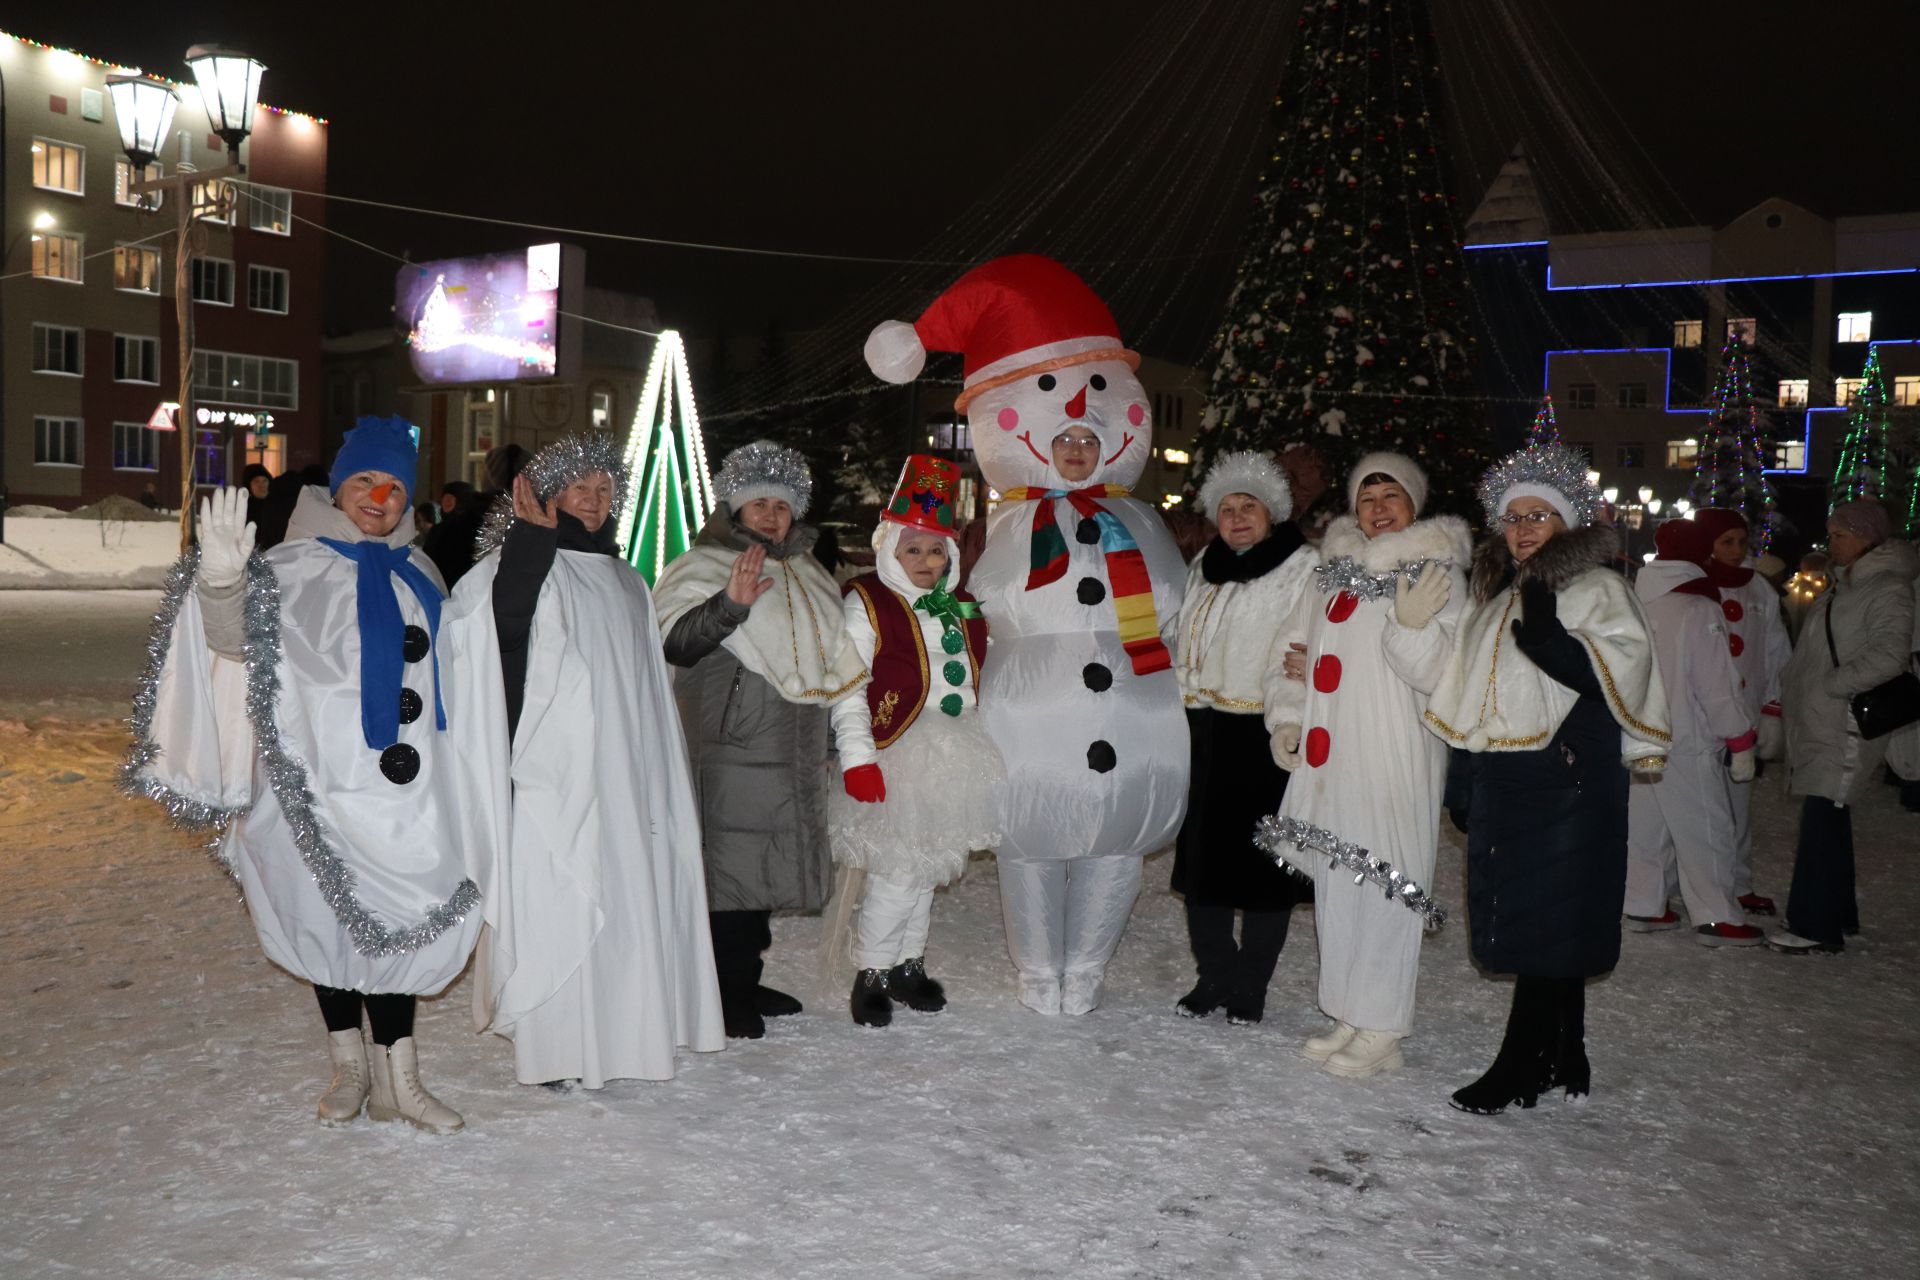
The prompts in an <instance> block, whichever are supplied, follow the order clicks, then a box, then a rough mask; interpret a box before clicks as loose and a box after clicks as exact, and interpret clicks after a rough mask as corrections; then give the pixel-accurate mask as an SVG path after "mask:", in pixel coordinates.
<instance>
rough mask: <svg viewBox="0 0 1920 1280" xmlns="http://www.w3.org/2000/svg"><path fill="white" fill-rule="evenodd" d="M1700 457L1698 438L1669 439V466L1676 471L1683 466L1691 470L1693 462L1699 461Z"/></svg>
mask: <svg viewBox="0 0 1920 1280" xmlns="http://www.w3.org/2000/svg"><path fill="white" fill-rule="evenodd" d="M1699 457H1700V442H1699V441H1698V440H1694V439H1691V438H1689V439H1686V440H1669V441H1667V466H1668V468H1669V469H1671V470H1674V471H1679V470H1681V469H1683V468H1685V469H1688V470H1691V469H1692V467H1693V464H1694V463H1695V462H1696V461H1698V459H1699Z"/></svg>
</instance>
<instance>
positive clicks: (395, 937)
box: [246, 556, 480, 958]
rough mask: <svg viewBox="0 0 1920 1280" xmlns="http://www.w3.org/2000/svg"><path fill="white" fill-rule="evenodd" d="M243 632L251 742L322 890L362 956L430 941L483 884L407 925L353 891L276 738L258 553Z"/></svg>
mask: <svg viewBox="0 0 1920 1280" xmlns="http://www.w3.org/2000/svg"><path fill="white" fill-rule="evenodd" d="M246 636H247V646H246V653H247V716H248V718H249V719H250V720H252V721H253V734H254V749H255V750H256V751H257V752H258V753H259V755H260V762H261V766H262V767H263V768H264V769H265V770H266V774H267V781H268V784H269V785H270V786H271V787H272V788H273V795H274V798H275V799H276V800H278V801H279V802H280V812H281V814H282V815H283V816H284V817H285V819H286V822H287V829H288V830H289V831H291V832H292V833H293V843H294V847H295V848H296V849H298V850H299V851H300V858H301V861H303V862H305V863H306V865H307V872H308V874H310V875H311V876H312V877H313V883H314V884H315V886H316V887H318V888H319V890H320V896H321V898H323V899H324V900H325V901H326V904H327V905H328V906H329V907H332V908H333V914H334V918H335V919H337V920H339V921H340V924H341V927H342V928H344V929H345V930H346V931H347V935H348V936H349V937H351V938H352V939H353V949H354V950H355V951H358V952H359V953H360V954H361V955H363V956H369V957H373V958H379V957H383V956H394V955H405V954H407V953H409V952H413V951H418V950H419V949H420V948H421V947H425V946H429V945H431V944H432V943H433V942H434V940H435V939H437V938H438V937H439V936H440V935H441V934H443V933H445V932H446V931H447V930H448V929H451V928H453V927H454V926H455V925H457V924H459V923H460V922H461V921H462V920H464V919H465V918H466V917H467V915H468V914H469V913H470V912H472V910H473V909H474V907H475V906H477V905H478V904H479V901H480V887H479V886H478V885H476V884H474V882H473V881H471V880H462V881H461V882H460V885H459V887H458V888H456V889H455V890H454V891H453V896H452V897H450V898H448V899H447V900H446V901H445V902H444V903H442V904H441V905H439V906H437V907H434V908H433V909H432V910H430V911H428V912H427V914H426V916H425V918H424V919H422V920H420V921H419V922H418V923H417V924H411V925H408V926H407V927H406V928H404V929H391V928H388V927H387V926H386V925H384V924H382V923H381V922H380V921H379V920H378V919H376V918H375V917H374V915H373V913H372V912H370V911H368V910H367V909H366V907H365V906H363V905H361V902H360V899H359V898H358V897H356V896H355V895H354V876H353V868H351V867H349V866H347V864H346V863H344V862H342V861H341V860H340V857H339V855H338V854H336V853H335V852H334V851H333V849H332V847H331V846H330V845H329V844H328V843H327V834H326V830H325V828H323V827H322V826H321V823H320V816H319V815H318V814H317V813H315V812H314V808H313V803H314V802H313V792H312V791H310V790H308V789H307V770H306V767H305V766H304V765H302V764H301V763H300V761H298V760H297V759H295V758H294V757H293V756H292V755H290V754H289V753H288V752H287V749H286V746H285V744H284V743H282V742H281V740H280V722H279V717H278V706H279V699H280V660H281V650H280V580H279V579H278V578H276V577H275V576H274V573H273V569H272V567H271V566H269V565H268V564H267V562H266V561H265V560H264V559H263V558H261V557H260V556H255V557H254V558H253V559H252V560H250V561H248V563H247V602H246Z"/></svg>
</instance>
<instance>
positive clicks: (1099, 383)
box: [1087, 373, 1107, 391]
mask: <svg viewBox="0 0 1920 1280" xmlns="http://www.w3.org/2000/svg"><path fill="white" fill-rule="evenodd" d="M1087 385H1088V386H1090V387H1092V388H1093V389H1094V390H1095V391H1105V390H1106V389H1107V380H1106V379H1105V378H1103V377H1101V376H1100V375H1099V374H1097V373H1096V374H1094V375H1093V376H1092V377H1091V378H1088V379H1087Z"/></svg>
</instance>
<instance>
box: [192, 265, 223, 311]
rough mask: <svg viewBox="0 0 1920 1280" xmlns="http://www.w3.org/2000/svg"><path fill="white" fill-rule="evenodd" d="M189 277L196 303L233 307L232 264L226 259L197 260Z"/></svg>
mask: <svg viewBox="0 0 1920 1280" xmlns="http://www.w3.org/2000/svg"><path fill="white" fill-rule="evenodd" d="M189 275H190V279H191V281H192V297H193V300H194V301H195V302H211V303H213V304H214V305H216V306H221V307H230V306H232V305H233V263H232V262H230V261H228V260H227V259H225V258H195V259H194V260H193V262H192V263H191V264H190V268H189Z"/></svg>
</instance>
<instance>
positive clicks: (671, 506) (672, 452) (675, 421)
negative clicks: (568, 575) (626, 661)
mask: <svg viewBox="0 0 1920 1280" xmlns="http://www.w3.org/2000/svg"><path fill="white" fill-rule="evenodd" d="M627 472H628V475H629V480H628V483H629V484H630V485H631V486H632V488H631V489H630V490H629V492H628V494H627V502H626V505H625V508H624V510H625V511H626V512H627V516H626V520H625V523H624V524H623V526H622V528H621V529H620V539H619V541H620V554H621V555H623V556H625V557H626V559H627V563H629V564H631V565H632V566H633V567H634V568H636V569H638V570H640V572H641V573H642V574H643V575H644V576H645V577H646V579H647V581H648V582H653V581H655V580H656V579H658V578H659V576H660V571H661V570H662V569H664V568H666V567H667V562H668V561H669V560H672V559H673V558H674V557H675V556H677V555H679V554H680V553H681V552H682V551H685V550H686V549H687V548H688V547H690V546H692V545H693V539H694V535H695V534H697V533H699V532H700V526H701V525H702V524H704V523H705V522H706V519H707V517H708V516H709V515H711V514H712V513H713V508H714V496H713V477H712V475H711V473H710V472H709V471H708V470H707V446H706V441H705V440H703V439H702V438H701V435H700V415H699V412H698V411H697V410H696V409H695V408H694V405H693V379H692V377H691V376H690V375H689V374H688V372H687V348H686V344H685V343H684V342H682V341H681V338H680V334H679V331H678V330H675V329H669V330H667V331H666V332H665V333H663V334H661V335H660V338H659V341H658V343H657V344H656V345H655V346H654V349H653V363H652V365H650V366H649V367H648V369H647V380H646V383H645V384H644V385H643V387H642V389H641V392H640V406H639V408H638V409H637V410H636V411H635V413H634V415H633V429H632V432H631V433H630V434H629V435H628V436H627Z"/></svg>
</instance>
